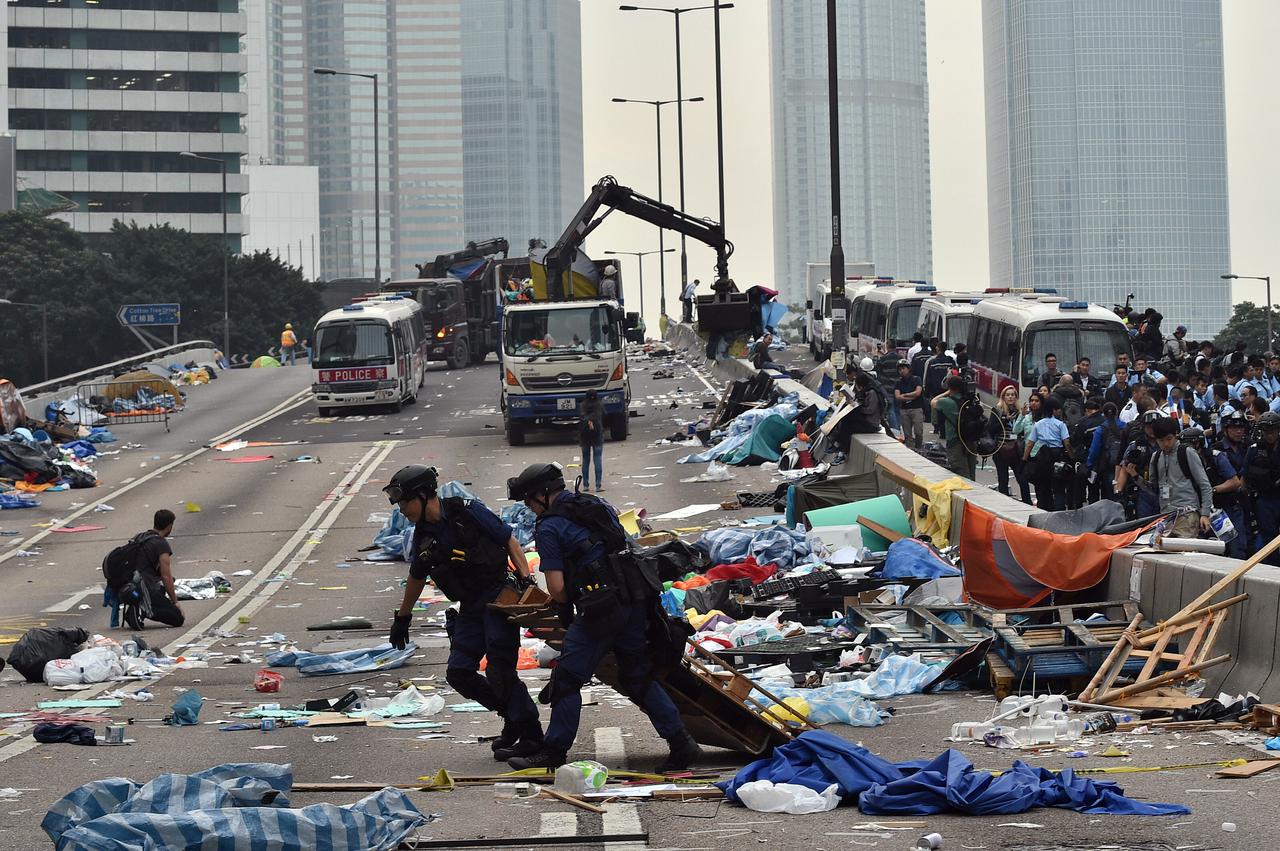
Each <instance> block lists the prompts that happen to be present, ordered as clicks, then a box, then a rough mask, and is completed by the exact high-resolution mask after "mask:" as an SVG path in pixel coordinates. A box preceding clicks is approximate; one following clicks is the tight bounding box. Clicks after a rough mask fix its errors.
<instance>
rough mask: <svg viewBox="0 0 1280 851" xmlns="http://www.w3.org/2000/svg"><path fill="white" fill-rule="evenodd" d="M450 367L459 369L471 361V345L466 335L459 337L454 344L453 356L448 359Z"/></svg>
mask: <svg viewBox="0 0 1280 851" xmlns="http://www.w3.org/2000/svg"><path fill="white" fill-rule="evenodd" d="M447 362H448V364H449V369H458V368H459V367H463V366H468V365H469V364H470V363H471V346H470V344H469V343H468V342H467V338H466V337H459V338H458V341H457V342H455V343H454V344H453V357H451V358H449V359H448V361H447Z"/></svg>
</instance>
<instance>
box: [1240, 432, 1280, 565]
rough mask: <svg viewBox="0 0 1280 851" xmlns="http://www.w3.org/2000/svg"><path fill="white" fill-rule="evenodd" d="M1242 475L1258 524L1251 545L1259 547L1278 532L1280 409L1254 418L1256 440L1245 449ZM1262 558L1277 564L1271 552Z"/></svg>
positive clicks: (1279, 512)
mask: <svg viewBox="0 0 1280 851" xmlns="http://www.w3.org/2000/svg"><path fill="white" fill-rule="evenodd" d="M1243 478H1244V484H1245V487H1246V488H1247V489H1248V491H1249V495H1250V497H1251V498H1252V500H1253V510H1254V517H1255V519H1256V522H1257V526H1258V536H1259V537H1258V539H1257V540H1256V541H1255V546H1257V547H1261V546H1262V545H1264V544H1266V543H1267V542H1269V541H1270V540H1271V539H1272V538H1274V537H1276V535H1280V413H1276V412H1275V411H1268V412H1267V413H1265V414H1263V415H1262V416H1261V417H1259V418H1258V441H1257V443H1255V444H1254V445H1253V446H1251V447H1249V451H1248V452H1246V453H1245V459H1244V472H1243ZM1265 561H1266V563H1267V564H1277V563H1280V556H1278V555H1277V554H1276V553H1274V552H1273V553H1272V554H1271V555H1270V556H1268V557H1267V558H1266V559H1265Z"/></svg>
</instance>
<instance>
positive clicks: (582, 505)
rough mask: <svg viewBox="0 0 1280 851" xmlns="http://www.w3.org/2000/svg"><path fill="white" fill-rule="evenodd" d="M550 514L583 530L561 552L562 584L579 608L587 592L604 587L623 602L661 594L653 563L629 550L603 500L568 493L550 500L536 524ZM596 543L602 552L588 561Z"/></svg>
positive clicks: (660, 586) (660, 585)
mask: <svg viewBox="0 0 1280 851" xmlns="http://www.w3.org/2000/svg"><path fill="white" fill-rule="evenodd" d="M551 517H563V518H564V519H566V520H568V521H569V522H571V523H574V524H576V525H578V526H581V527H582V528H584V529H586V530H587V539H586V540H585V541H583V542H582V543H581V544H579V545H578V547H577V549H575V550H574V551H573V552H567V553H565V554H564V585H565V592H566V593H567V594H568V595H569V601H570V602H572V603H575V604H578V605H579V608H583V606H584V604H585V603H586V602H587V601H586V599H585V597H586V596H587V595H588V594H589V593H591V592H593V591H600V590H608V589H612V590H613V592H614V594H616V597H617V602H618V603H619V604H623V605H625V604H628V603H632V602H638V601H641V600H644V599H646V598H650V597H656V596H657V595H658V594H659V593H661V591H662V583H661V581H660V580H659V579H658V573H657V566H656V565H655V564H652V563H650V562H649V560H647V559H641V558H637V557H636V556H635V554H633V553H632V552H631V551H630V546H629V542H628V541H627V536H626V533H625V532H624V531H623V530H622V527H621V526H620V525H619V524H618V521H617V518H616V517H615V516H614V514H613V509H611V508H610V507H609V504H608V503H607V502H605V501H604V500H602V499H600V498H599V497H595V496H592V495H591V494H582V493H571V494H568V495H567V496H563V497H560V498H559V499H557V500H556V501H555V502H554V503H552V505H551V507H550V508H549V509H548V510H547V511H545V512H543V514H542V516H541V517H539V518H538V523H539V524H541V523H542V522H543V521H544V520H547V519H548V518H551ZM597 544H600V545H602V546H603V550H604V554H603V555H602V556H600V557H599V558H597V559H594V560H592V561H588V560H587V557H588V555H589V554H590V552H591V550H593V549H595V547H596V545H597Z"/></svg>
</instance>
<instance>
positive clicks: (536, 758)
mask: <svg viewBox="0 0 1280 851" xmlns="http://www.w3.org/2000/svg"><path fill="white" fill-rule="evenodd" d="M565 756H566V754H565V752H564V751H558V750H554V749H553V748H549V747H547V746H546V745H543V747H542V749H541V750H539V751H538V752H537V753H534V754H530V755H529V756H513V757H512V758H511V759H509V760H507V765H509V766H511V767H512V768H514V769H516V770H517V771H522V770H524V769H526V768H551V769H555V768H559V767H560V766H562V765H564V763H565Z"/></svg>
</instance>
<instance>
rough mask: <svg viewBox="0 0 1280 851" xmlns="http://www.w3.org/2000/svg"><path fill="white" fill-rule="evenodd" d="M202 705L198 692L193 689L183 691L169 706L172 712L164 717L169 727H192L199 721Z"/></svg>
mask: <svg viewBox="0 0 1280 851" xmlns="http://www.w3.org/2000/svg"><path fill="white" fill-rule="evenodd" d="M203 705H204V700H203V698H201V697H200V692H198V691H196V690H195V689H191V690H190V691H184V692H183V693H182V694H180V695H178V699H177V700H175V701H174V702H173V705H172V706H171V707H169V708H170V709H172V710H173V712H172V714H170V715H169V717H168V718H166V719H165V723H167V724H169V726H171V727H194V726H195V725H197V724H199V723H200V707H201V706H203Z"/></svg>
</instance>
